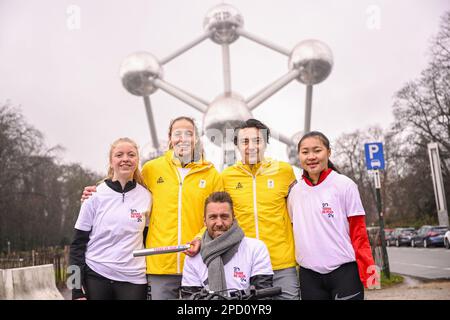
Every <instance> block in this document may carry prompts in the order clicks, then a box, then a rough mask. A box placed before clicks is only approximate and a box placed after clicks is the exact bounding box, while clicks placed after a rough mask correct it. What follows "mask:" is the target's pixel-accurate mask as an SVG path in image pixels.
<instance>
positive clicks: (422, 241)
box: [411, 226, 448, 248]
mask: <svg viewBox="0 0 450 320" xmlns="http://www.w3.org/2000/svg"><path fill="white" fill-rule="evenodd" d="M447 231H448V227H447V226H422V227H421V228H420V229H419V231H417V234H416V235H415V236H414V237H413V238H412V239H411V247H418V246H423V247H424V248H428V247H430V246H443V245H444V235H445V233H446V232H447Z"/></svg>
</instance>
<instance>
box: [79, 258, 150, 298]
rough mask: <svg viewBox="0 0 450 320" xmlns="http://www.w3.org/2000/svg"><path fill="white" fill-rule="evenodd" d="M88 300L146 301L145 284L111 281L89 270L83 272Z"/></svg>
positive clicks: (87, 268)
mask: <svg viewBox="0 0 450 320" xmlns="http://www.w3.org/2000/svg"><path fill="white" fill-rule="evenodd" d="M84 284H85V287H86V288H85V289H86V296H87V299H88V300H147V284H134V283H130V282H122V281H113V280H110V279H108V278H105V277H103V276H102V275H100V274H98V273H97V272H95V271H93V270H92V269H90V268H89V267H88V266H87V265H86V266H85V270H84Z"/></svg>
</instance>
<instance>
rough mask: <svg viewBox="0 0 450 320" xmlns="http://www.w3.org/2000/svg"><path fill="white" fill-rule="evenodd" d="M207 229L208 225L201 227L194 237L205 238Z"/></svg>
mask: <svg viewBox="0 0 450 320" xmlns="http://www.w3.org/2000/svg"><path fill="white" fill-rule="evenodd" d="M205 231H206V227H203V228H201V229H200V231H199V233H197V234H196V235H195V237H194V239H195V238H198V239H200V240H201V239H202V238H203V234H204V233H205Z"/></svg>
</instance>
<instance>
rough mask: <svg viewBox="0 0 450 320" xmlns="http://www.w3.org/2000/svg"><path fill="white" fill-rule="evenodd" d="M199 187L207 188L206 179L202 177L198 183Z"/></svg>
mask: <svg viewBox="0 0 450 320" xmlns="http://www.w3.org/2000/svg"><path fill="white" fill-rule="evenodd" d="M198 186H199V188H202V189H205V187H206V180H203V179H201V180H200V182H199V183H198Z"/></svg>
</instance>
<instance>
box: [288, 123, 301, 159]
mask: <svg viewBox="0 0 450 320" xmlns="http://www.w3.org/2000/svg"><path fill="white" fill-rule="evenodd" d="M302 137H303V131H299V132H297V133H295V134H294V135H293V136H292V137H291V143H290V144H289V145H287V146H286V151H287V155H288V159H289V163H290V164H291V165H297V164H298V163H299V162H300V161H299V160H298V151H297V146H298V143H299V141H300V139H301V138H302Z"/></svg>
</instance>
